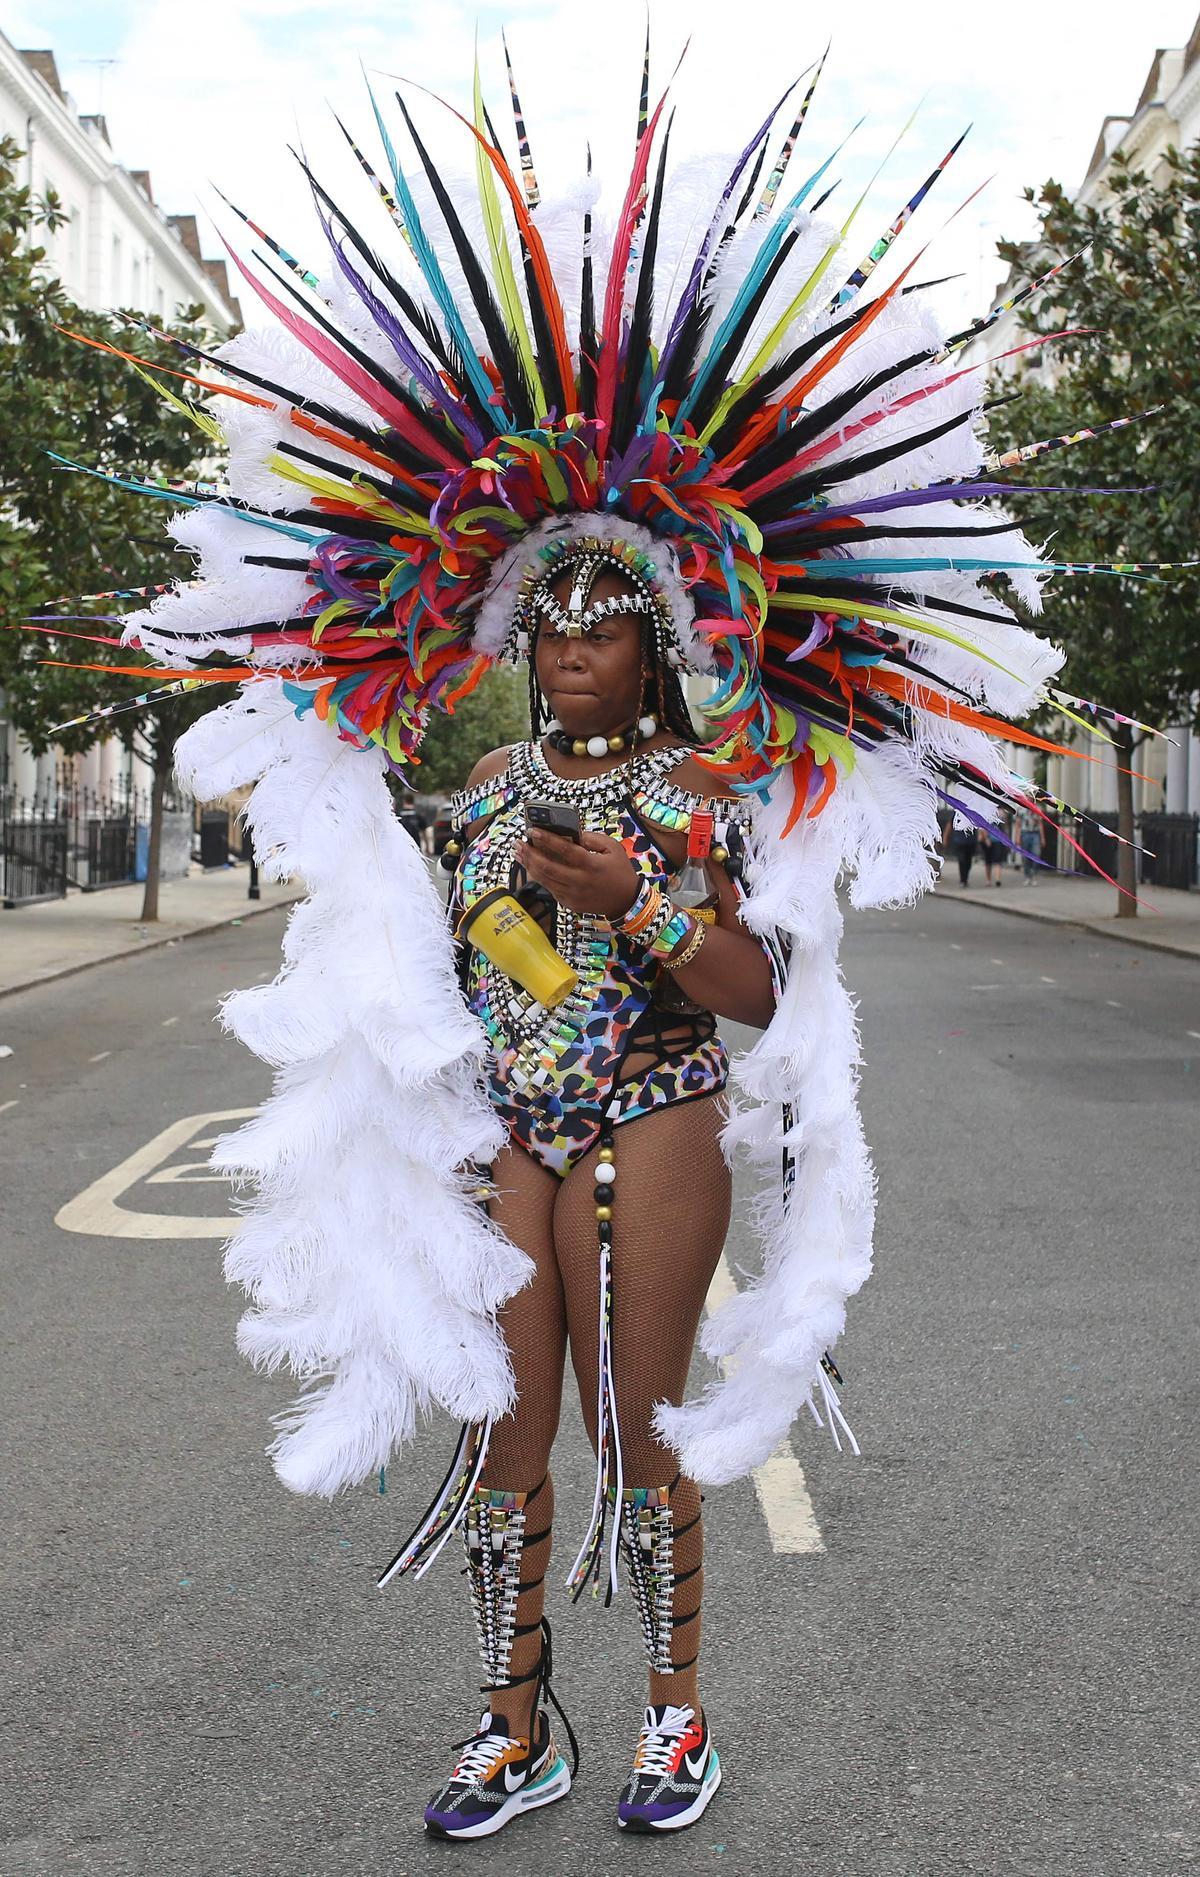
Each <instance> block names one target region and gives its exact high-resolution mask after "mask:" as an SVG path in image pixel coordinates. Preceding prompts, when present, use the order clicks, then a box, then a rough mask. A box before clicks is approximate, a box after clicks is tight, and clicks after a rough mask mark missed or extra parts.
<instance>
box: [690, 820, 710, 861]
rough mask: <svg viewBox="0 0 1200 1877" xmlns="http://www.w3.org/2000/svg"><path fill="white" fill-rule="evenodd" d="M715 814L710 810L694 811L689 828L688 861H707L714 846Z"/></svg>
mask: <svg viewBox="0 0 1200 1877" xmlns="http://www.w3.org/2000/svg"><path fill="white" fill-rule="evenodd" d="M713 819H714V818H713V814H712V811H711V809H708V808H694V809H693V810H692V820H691V825H690V827H689V828H688V844H687V851H688V859H689V860H707V859H708V854H709V849H710V848H711V847H712V844H713Z"/></svg>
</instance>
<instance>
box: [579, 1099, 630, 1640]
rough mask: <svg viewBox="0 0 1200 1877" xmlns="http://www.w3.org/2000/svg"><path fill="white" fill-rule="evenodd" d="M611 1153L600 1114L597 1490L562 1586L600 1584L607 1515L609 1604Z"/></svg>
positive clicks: (619, 1478) (616, 1477) (614, 1436)
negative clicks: (584, 1534) (588, 1522)
mask: <svg viewBox="0 0 1200 1877" xmlns="http://www.w3.org/2000/svg"><path fill="white" fill-rule="evenodd" d="M614 1161H615V1156H614V1153H613V1122H612V1120H611V1118H610V1117H609V1116H608V1115H605V1117H604V1119H603V1120H602V1122H601V1124H600V1134H599V1150H598V1152H597V1155H596V1188H595V1193H594V1195H593V1197H594V1199H595V1204H596V1236H597V1239H598V1241H599V1250H600V1298H599V1302H600V1336H599V1361H598V1363H597V1385H596V1386H597V1398H596V1492H595V1496H594V1498H593V1501H592V1519H591V1524H590V1525H589V1526H588V1532H587V1536H586V1538H585V1539H584V1541H583V1545H582V1547H581V1549H580V1552H579V1556H578V1557H577V1558H576V1560H575V1564H574V1567H573V1568H572V1571H571V1574H570V1576H569V1577H568V1579H567V1589H568V1590H569V1591H570V1592H571V1597H572V1600H573V1601H574V1602H576V1603H577V1602H578V1601H579V1599H580V1597H581V1596H582V1595H583V1593H584V1591H585V1590H586V1588H587V1586H588V1585H589V1584H591V1586H592V1590H593V1593H595V1592H596V1591H598V1590H599V1588H600V1577H601V1574H602V1571H603V1568H604V1555H605V1544H604V1538H605V1528H606V1525H608V1524H609V1521H610V1518H611V1530H610V1532H609V1541H608V1590H607V1592H606V1595H605V1602H606V1603H611V1602H612V1598H613V1592H614V1590H615V1589H616V1584H617V1557H618V1547H619V1541H620V1519H619V1517H618V1515H617V1506H618V1504H619V1502H620V1498H621V1492H622V1488H623V1485H624V1479H623V1471H622V1463H621V1430H620V1426H619V1423H618V1420H617V1387H616V1379H615V1376H614V1372H613V1280H612V1243H613V1239H612V1216H613V1200H614V1197H615V1192H616V1178H617V1170H616V1166H615V1164H614Z"/></svg>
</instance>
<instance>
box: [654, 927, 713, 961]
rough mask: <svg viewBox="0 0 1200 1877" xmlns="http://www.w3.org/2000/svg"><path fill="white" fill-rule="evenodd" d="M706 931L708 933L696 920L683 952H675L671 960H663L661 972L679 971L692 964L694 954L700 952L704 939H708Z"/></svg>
mask: <svg viewBox="0 0 1200 1877" xmlns="http://www.w3.org/2000/svg"><path fill="white" fill-rule="evenodd" d="M708 931H709V928H708V927H707V926H706V925H704V924H702V923H701V921H700V920H699V919H697V921H696V929H695V931H694V932H693V933H692V936H691V938H690V939H689V940H688V942H687V944H686V945H685V946H684V948H683V950H682V951H681V952H676V953H675V955H674V957H672V958H664V960H663V970H664V971H681V970H682V969H683V967H684V965H690V964H691V962H692V959H693V958H694V957H695V956H696V953H697V952H698V951H699V950H700V947H701V946H702V945H703V943H704V941H705V939H706V938H707V937H708Z"/></svg>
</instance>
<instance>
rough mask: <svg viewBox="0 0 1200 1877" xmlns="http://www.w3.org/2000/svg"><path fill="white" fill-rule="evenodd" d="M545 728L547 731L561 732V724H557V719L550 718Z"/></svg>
mask: <svg viewBox="0 0 1200 1877" xmlns="http://www.w3.org/2000/svg"><path fill="white" fill-rule="evenodd" d="M546 728H547V730H561V729H562V725H561V723H559V721H558V718H557V717H551V719H550V721H549V723H548V724H547V725H546Z"/></svg>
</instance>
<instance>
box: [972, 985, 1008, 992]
mask: <svg viewBox="0 0 1200 1877" xmlns="http://www.w3.org/2000/svg"><path fill="white" fill-rule="evenodd" d="M967 989H968V990H971V991H1002V990H1003V989H1004V986H1003V985H1002V984H969V985H968V986H967Z"/></svg>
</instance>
